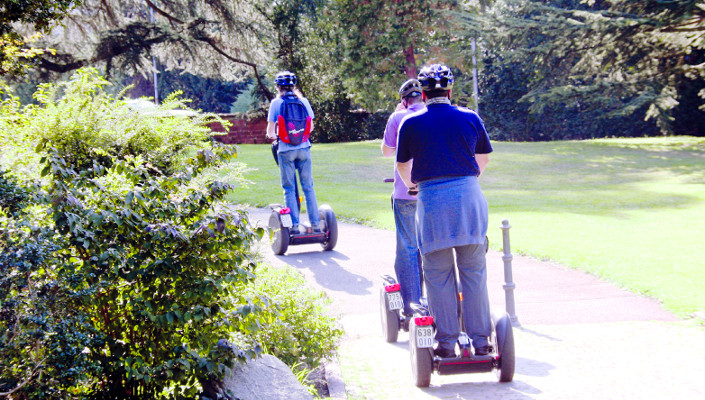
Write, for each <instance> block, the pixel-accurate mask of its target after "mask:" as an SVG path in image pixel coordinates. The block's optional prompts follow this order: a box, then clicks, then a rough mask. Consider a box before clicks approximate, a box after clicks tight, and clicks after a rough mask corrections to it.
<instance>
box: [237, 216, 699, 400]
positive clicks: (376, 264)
mask: <svg viewBox="0 0 705 400" xmlns="http://www.w3.org/2000/svg"><path fill="white" fill-rule="evenodd" d="M250 212H251V220H252V221H260V222H259V223H260V224H262V225H264V224H266V221H267V219H268V215H269V213H268V212H267V211H266V210H250ZM497 225H498V226H499V221H498V222H497ZM490 229H493V228H492V227H491V228H490ZM494 229H498V228H494ZM339 230H340V235H339V241H338V245H337V247H336V248H335V249H334V251H331V252H322V251H321V247H320V245H315V244H313V245H303V246H292V247H290V248H289V251H288V252H287V254H286V255H284V256H275V255H273V254H272V252H271V249H270V248H269V247H268V246H266V245H264V246H263V247H262V252H263V254H264V255H265V257H266V259H267V260H268V261H269V262H271V263H272V264H274V265H285V264H289V265H291V266H293V267H294V268H296V269H297V270H298V271H300V272H301V273H303V274H304V275H305V276H306V278H307V280H308V281H309V282H310V284H311V285H312V286H313V287H316V288H319V289H321V290H324V291H325V292H327V293H328V294H329V295H330V296H331V297H332V298H333V301H334V311H335V312H337V313H340V314H341V315H342V322H343V326H344V328H345V331H346V336H345V339H344V340H343V342H342V343H341V346H340V350H339V357H338V363H339V367H340V371H341V375H342V380H343V381H344V385H345V392H346V394H345V395H343V396H341V397H345V396H347V398H349V399H375V400H385V399H672V398H677V399H705V379H703V378H702V374H703V371H705V328H703V326H702V325H700V324H698V323H696V322H695V321H692V320H691V321H682V320H679V319H678V318H676V317H675V316H674V315H672V314H670V313H668V312H666V311H664V310H663V308H661V306H660V305H659V304H658V303H657V302H655V301H653V300H651V299H648V298H644V297H640V296H637V295H634V294H632V293H630V292H627V291H624V290H622V289H619V288H617V287H615V286H614V285H612V284H609V283H606V282H603V281H600V280H599V279H596V278H595V277H592V276H590V275H587V274H584V273H582V272H579V271H575V270H571V269H567V268H564V267H561V266H558V265H554V264H551V263H545V262H539V261H536V260H534V259H531V258H527V257H520V256H516V255H515V256H514V261H513V267H514V268H513V271H514V281H515V283H516V285H517V289H516V291H515V297H516V313H517V315H518V317H519V322H520V323H521V327H520V328H515V340H516V349H517V350H516V351H517V365H516V374H515V377H514V381H513V382H511V383H505V384H499V383H497V380H496V378H495V376H494V375H493V374H489V373H483V374H465V375H454V376H440V375H437V374H434V375H433V376H432V377H431V386H430V387H429V388H426V389H419V388H416V387H415V386H414V385H413V381H412V378H411V367H410V361H409V353H408V350H407V346H408V334H406V333H404V332H400V335H399V341H398V342H397V343H395V344H389V343H386V342H385V341H384V339H383V338H382V334H381V327H380V322H379V306H378V302H379V288H380V286H381V279H380V278H379V275H380V274H383V273H387V274H393V262H394V250H393V249H394V243H395V239H394V232H391V231H385V230H379V229H373V228H368V227H364V226H360V225H355V224H346V223H339ZM502 283H503V263H502V260H501V254H498V253H496V252H492V251H491V252H490V253H489V254H488V288H489V292H490V302H491V304H492V308H493V309H499V310H502V309H504V291H503V290H502Z"/></svg>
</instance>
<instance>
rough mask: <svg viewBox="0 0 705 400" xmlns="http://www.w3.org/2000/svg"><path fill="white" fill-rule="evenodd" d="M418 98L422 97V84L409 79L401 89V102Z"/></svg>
mask: <svg viewBox="0 0 705 400" xmlns="http://www.w3.org/2000/svg"><path fill="white" fill-rule="evenodd" d="M416 96H421V83H420V82H419V81H418V80H416V79H409V80H408V81H406V82H404V84H402V85H401V87H400V88H399V100H402V99H404V98H405V97H416Z"/></svg>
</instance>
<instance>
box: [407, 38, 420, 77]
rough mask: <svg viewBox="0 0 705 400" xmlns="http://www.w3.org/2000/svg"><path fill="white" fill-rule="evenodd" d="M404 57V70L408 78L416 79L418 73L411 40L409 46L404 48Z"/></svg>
mask: <svg viewBox="0 0 705 400" xmlns="http://www.w3.org/2000/svg"><path fill="white" fill-rule="evenodd" d="M404 58H405V59H406V65H404V72H405V73H406V76H407V77H408V78H409V79H416V77H417V76H418V73H417V71H416V56H415V55H414V43H413V42H412V43H411V45H410V46H409V47H407V48H406V49H404Z"/></svg>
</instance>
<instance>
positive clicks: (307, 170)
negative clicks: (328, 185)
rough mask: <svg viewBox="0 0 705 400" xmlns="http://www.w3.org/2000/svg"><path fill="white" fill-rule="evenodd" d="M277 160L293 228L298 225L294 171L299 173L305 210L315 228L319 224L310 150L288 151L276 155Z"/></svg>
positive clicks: (308, 148)
mask: <svg viewBox="0 0 705 400" xmlns="http://www.w3.org/2000/svg"><path fill="white" fill-rule="evenodd" d="M277 157H278V158H279V172H280V174H281V181H282V188H284V200H285V202H286V206H287V207H289V208H290V209H291V221H292V222H293V224H294V226H298V225H299V206H298V204H297V202H296V189H295V186H294V185H295V184H296V171H299V178H300V179H301V187H302V188H303V190H304V196H306V210H307V211H308V220H309V222H311V226H313V227H316V226H318V224H319V223H320V217H319V215H318V202H316V193H315V192H314V191H313V174H312V173H311V148H310V147H306V148H303V149H296V150H289V151H285V152H281V153H279V154H277Z"/></svg>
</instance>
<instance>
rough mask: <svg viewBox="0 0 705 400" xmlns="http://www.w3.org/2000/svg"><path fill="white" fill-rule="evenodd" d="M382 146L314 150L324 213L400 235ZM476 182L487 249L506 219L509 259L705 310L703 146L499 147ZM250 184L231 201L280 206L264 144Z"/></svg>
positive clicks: (678, 307)
mask: <svg viewBox="0 0 705 400" xmlns="http://www.w3.org/2000/svg"><path fill="white" fill-rule="evenodd" d="M379 146H380V142H379V141H372V142H362V143H338V144H315V145H314V146H313V148H312V149H313V162H314V179H315V185H316V195H317V196H318V200H319V204H321V203H328V204H330V205H331V206H332V207H333V209H334V210H335V212H336V214H337V215H338V216H339V218H340V219H343V220H345V219H347V220H355V221H359V222H363V223H366V224H369V225H372V226H375V227H381V228H385V229H393V218H392V213H391V210H390V204H389V196H390V193H391V187H392V185H391V184H390V183H383V182H382V180H383V179H384V178H386V177H391V176H392V172H393V170H392V168H393V163H392V160H391V159H389V158H384V157H382V155H381V152H380V150H379ZM494 147H495V152H494V153H493V154H492V155H491V157H490V165H489V166H488V168H487V170H486V172H485V174H484V175H483V176H482V178H481V184H482V186H483V190H484V192H485V195H486V196H487V199H488V201H489V204H490V229H489V236H490V241H491V243H492V244H493V247H494V248H498V247H499V246H500V244H501V231H500V229H499V228H498V227H499V226H500V224H501V221H502V220H503V219H505V218H506V219H508V220H509V221H510V224H511V225H512V229H511V238H512V251H514V252H519V253H522V254H529V255H532V256H535V257H538V258H542V259H551V260H554V261H556V262H558V263H561V264H564V265H568V266H571V267H575V268H580V269H583V270H585V271H588V272H590V273H593V274H596V275H598V276H601V277H603V278H606V279H609V280H611V281H613V282H616V283H617V284H619V285H621V286H624V287H626V288H628V289H630V290H632V291H635V292H639V293H643V294H646V295H649V296H652V297H655V298H657V299H660V300H661V301H662V302H663V303H664V305H665V306H666V307H667V308H668V309H669V310H671V311H674V312H676V313H677V314H679V315H681V316H687V315H689V314H690V313H692V312H693V311H703V310H705V245H703V244H702V243H701V242H702V241H703V240H704V239H705V226H704V225H703V223H705V138H691V137H670V138H651V139H602V140H590V141H566V142H543V143H494ZM239 160H240V161H241V162H244V163H246V164H247V165H248V167H249V168H250V170H248V171H247V172H246V174H245V177H246V178H247V179H249V180H251V181H252V182H253V183H252V185H251V186H249V188H244V189H242V190H237V191H236V192H235V193H234V195H233V196H232V200H233V201H234V202H238V203H244V204H250V205H258V206H263V205H266V204H268V203H271V202H281V201H283V200H282V199H283V195H282V194H281V187H280V185H279V175H278V174H279V172H278V168H277V167H276V164H275V163H274V161H273V159H272V156H271V153H270V148H269V146H267V145H242V146H240V156H239Z"/></svg>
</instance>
